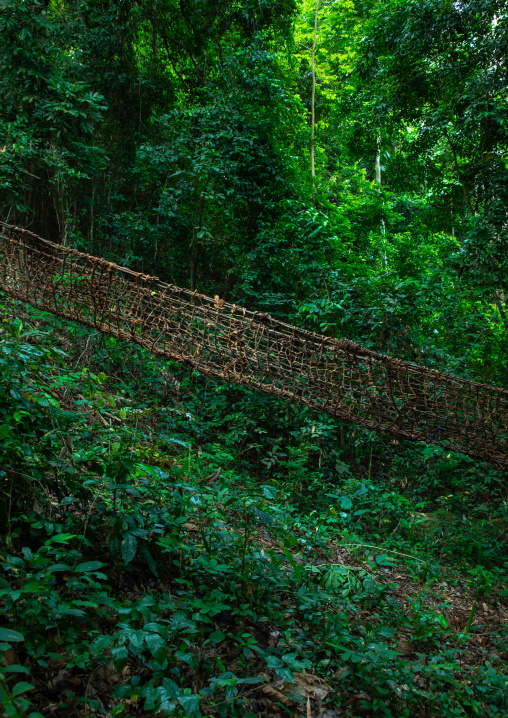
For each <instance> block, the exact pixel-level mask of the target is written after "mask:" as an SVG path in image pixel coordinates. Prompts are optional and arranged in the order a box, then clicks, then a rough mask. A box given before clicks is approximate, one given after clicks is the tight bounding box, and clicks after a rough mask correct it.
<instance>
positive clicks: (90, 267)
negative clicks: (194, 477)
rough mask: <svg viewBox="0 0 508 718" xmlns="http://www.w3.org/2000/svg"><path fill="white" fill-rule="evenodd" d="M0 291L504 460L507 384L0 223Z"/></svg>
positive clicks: (301, 398) (376, 425)
mask: <svg viewBox="0 0 508 718" xmlns="http://www.w3.org/2000/svg"><path fill="white" fill-rule="evenodd" d="M0 289H3V290H4V291H5V292H7V293H8V294H10V295H11V296H13V297H16V298H18V299H21V300H24V301H26V302H29V303H30V304H31V305H33V306H34V307H39V308H41V309H44V310H46V311H49V312H52V313H53V314H57V315H58V316H60V317H64V318H65V319H70V320H73V321H77V322H81V323H82V324H85V325H87V326H90V327H94V328H95V329H97V330H99V331H101V332H105V333H107V334H111V335H113V336H115V337H119V338H120V339H124V340H126V341H129V342H135V343H136V344H139V345H140V346H142V347H145V348H146V349H148V351H149V352H151V353H152V354H155V355H158V356H164V357H167V358H168V359H172V360H174V361H177V362H183V363H185V364H189V365H191V366H193V367H195V368H196V369H197V370H199V371H200V372H202V373H203V374H206V375H209V376H213V377H217V378H218V379H222V380H224V381H227V382H233V383H236V384H241V385H243V386H248V387H251V388H253V389H255V390H258V391H263V392H266V393H267V394H276V395H277V396H280V397H282V398H284V399H288V400H289V401H292V402H296V403H298V404H303V405H305V406H308V407H310V408H312V409H315V410H317V411H320V412H327V413H328V414H331V415H332V416H334V417H337V418H339V419H344V420H347V421H350V422H353V423H355V424H357V425H359V426H363V427H366V428H368V429H373V430H375V431H379V432H385V433H388V434H391V435H393V436H394V437H399V438H402V439H409V440H413V441H424V442H427V443H431V444H437V445H439V446H443V447H445V448H447V449H452V450H454V451H460V452H463V453H465V454H468V455H470V456H472V457H475V458H478V459H482V460H485V461H488V462H490V463H492V464H494V465H495V466H497V467H499V468H508V391H505V390H502V389H498V388H496V387H492V386H487V385H485V384H479V383H476V382H472V381H465V380H462V379H458V378H456V377H453V376H450V375H448V374H442V373H440V372H437V371H434V370H431V369H427V368H425V367H423V366H418V365H416V364H411V363H409V362H406V361H402V360H400V359H393V358H391V357H389V356H385V355H383V354H377V353H375V352H372V351H370V350H369V349H366V348H364V347H362V346H360V345H358V344H356V343H355V342H353V341H350V340H349V339H341V340H337V339H332V338H329V337H325V336H321V335H319V334H314V333H312V332H308V331H305V330H303V329H299V328H298V327H294V326H291V325H288V324H284V323H283V322H280V321H277V320H275V319H273V318H272V317H270V316H268V315H267V314H261V313H259V312H250V311H247V310H246V309H243V308H242V307H238V306H236V305H234V304H228V303H227V302H225V301H224V300H222V299H220V298H219V297H215V298H214V299H212V298H211V297H207V296H204V295H203V294H198V293H197V292H191V291H190V290H188V289H180V288H179V287H176V286H173V285H170V284H165V283H163V282H161V281H160V280H159V279H157V278H156V277H150V276H148V275H145V274H138V273H136V272H133V271H131V270H129V269H126V268H124V267H120V266H118V265H115V264H112V263H110V262H106V261H105V260H103V259H99V258H98V257H93V256H90V255H87V254H83V253H81V252H78V251H77V250H75V249H71V248H68V247H62V246H61V245H56V244H53V243H51V242H48V241H46V240H44V239H42V238H40V237H37V236H36V235H34V234H32V233H31V232H28V231H27V230H23V229H20V228H17V227H12V226H9V225H3V224H1V225H0Z"/></svg>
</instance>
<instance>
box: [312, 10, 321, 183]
mask: <svg viewBox="0 0 508 718" xmlns="http://www.w3.org/2000/svg"><path fill="white" fill-rule="evenodd" d="M318 16H319V0H316V12H315V14H314V41H313V43H312V60H311V66H312V98H311V130H310V173H311V176H312V186H313V188H314V193H315V192H316V166H315V157H314V156H315V149H314V144H315V143H314V139H315V134H316V68H315V58H316V43H317V32H318Z"/></svg>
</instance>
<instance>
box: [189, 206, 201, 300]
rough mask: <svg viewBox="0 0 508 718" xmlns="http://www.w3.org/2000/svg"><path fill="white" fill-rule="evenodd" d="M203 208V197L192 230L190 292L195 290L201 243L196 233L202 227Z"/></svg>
mask: <svg viewBox="0 0 508 718" xmlns="http://www.w3.org/2000/svg"><path fill="white" fill-rule="evenodd" d="M204 208H205V200H204V197H201V201H200V205H199V220H198V224H197V226H196V225H194V227H193V228H192V244H191V260H190V285H191V286H190V288H191V290H192V291H194V290H195V289H196V279H197V272H198V261H199V253H200V249H201V241H200V239H199V238H198V236H197V235H198V233H199V232H200V231H201V227H202V225H203V210H204Z"/></svg>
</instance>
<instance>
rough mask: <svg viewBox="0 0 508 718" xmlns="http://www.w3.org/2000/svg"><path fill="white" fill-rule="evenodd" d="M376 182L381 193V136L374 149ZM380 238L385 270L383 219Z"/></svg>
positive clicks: (382, 220) (384, 228)
mask: <svg viewBox="0 0 508 718" xmlns="http://www.w3.org/2000/svg"><path fill="white" fill-rule="evenodd" d="M374 170H375V176H376V182H377V183H378V185H379V191H380V192H381V135H378V137H377V148H376V164H375V167H374ZM381 238H382V241H383V249H382V252H383V267H384V268H385V269H386V267H387V261H386V225H385V221H384V219H381Z"/></svg>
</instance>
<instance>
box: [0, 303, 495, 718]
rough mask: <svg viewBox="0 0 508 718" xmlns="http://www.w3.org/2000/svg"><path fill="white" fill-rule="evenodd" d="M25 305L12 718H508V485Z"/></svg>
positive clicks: (9, 306)
mask: <svg viewBox="0 0 508 718" xmlns="http://www.w3.org/2000/svg"><path fill="white" fill-rule="evenodd" d="M2 318H3V324H2V335H1V338H0V372H1V374H0V458H1V463H0V466H1V469H0V487H1V488H0V490H1V494H2V501H1V505H0V522H1V524H0V525H1V526H2V527H3V530H2V545H1V552H0V610H1V623H0V703H1V706H2V711H3V715H5V716H9V717H13V718H21V716H31V718H40V717H41V716H44V717H46V716H57V717H62V718H63V717H64V716H65V717H67V716H84V715H104V716H130V717H131V718H134V717H135V716H154V715H157V716H170V715H171V716H177V717H178V718H184V717H186V716H187V717H188V718H195V717H196V718H197V717H198V716H245V717H246V718H255V716H265V715H271V714H277V713H280V714H281V715H291V716H295V717H296V716H309V715H310V716H317V715H323V716H328V717H329V718H332V717H333V716H374V715H379V716H388V717H390V716H392V717H399V716H401V717H402V716H412V715H414V716H422V717H423V716H425V717H427V716H443V717H446V718H448V717H450V718H452V717H455V716H506V715H507V714H508V698H507V695H508V690H507V688H508V677H507V674H506V659H507V658H508V636H507V633H506V629H503V627H502V625H501V624H502V622H501V621H499V622H498V623H499V625H497V624H496V626H495V627H493V626H492V625H491V624H489V625H487V626H485V625H483V626H482V625H481V624H480V623H479V622H478V619H477V616H478V611H479V610H480V609H479V606H485V610H486V609H487V608H489V610H491V611H493V612H494V614H495V613H496V612H498V613H499V615H501V613H502V611H504V610H505V607H506V605H507V603H508V592H507V589H506V575H507V569H508V564H507V562H506V542H507V525H508V524H507V518H508V517H507V512H508V511H507V495H506V482H505V477H504V476H503V475H502V474H500V473H499V472H496V471H494V470H493V469H491V468H489V467H487V466H485V465H482V464H479V463H477V462H476V463H475V462H474V461H472V460H470V459H467V458H465V457H463V456H460V455H457V454H453V453H450V452H447V451H445V450H443V449H441V448H438V447H428V446H424V445H405V444H397V443H396V442H394V441H393V440H391V439H389V438H386V437H384V436H377V435H373V434H371V433H369V432H367V431H364V430H359V429H358V428H354V427H351V426H348V425H342V424H340V423H337V422H336V421H334V420H332V419H331V418H330V417H328V416H326V415H316V414H314V413H312V412H310V411H308V410H305V409H301V408H297V407H294V406H290V405H287V404H284V403H283V402H281V401H279V400H277V399H275V398H272V397H265V396H261V395H256V394H254V393H252V392H250V391H247V390H245V389H242V388H235V387H231V386H227V385H221V384H218V383H215V382H213V381H210V380H209V379H205V378H204V377H202V376H199V374H198V373H197V372H195V371H191V370H189V369H187V368H185V367H180V366H179V365H177V364H174V363H172V362H168V361H164V360H161V359H154V358H153V357H151V356H149V355H148V354H147V353H146V352H145V351H143V350H141V349H139V348H137V347H133V346H130V345H127V344H125V343H122V342H120V341H118V340H115V339H113V338H107V337H104V336H103V335H99V334H98V333H94V332H90V331H88V330H85V329H83V328H81V327H79V326H77V325H74V324H72V323H69V322H65V323H64V322H62V321H60V320H58V319H57V318H55V317H51V316H50V315H47V314H42V313H40V312H37V311H35V310H33V309H31V308H30V307H28V306H25V305H22V304H20V303H16V302H11V301H8V300H4V301H3V305H2ZM450 588H453V589H455V588H456V589H457V591H456V592H455V593H453V594H451V593H450V590H449V589H450ZM451 595H452V597H453V596H458V595H460V596H462V598H460V599H459V598H457V599H456V600H457V602H458V603H459V602H460V605H461V610H466V619H467V620H463V621H462V623H461V624H460V625H455V623H453V622H452V620H451V618H450V617H451V616H452V617H453V616H454V615H455V614H454V610H455V608H456V606H454V604H453V600H455V599H453V600H452V599H451V598H450V596H451ZM487 604H488V606H487ZM482 610H483V609H482ZM461 615H463V614H461ZM486 615H487V614H486ZM484 635H488V640H486V641H483V643H482V642H481V636H484Z"/></svg>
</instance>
